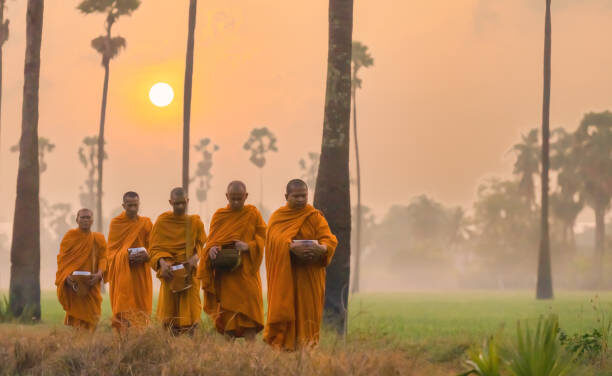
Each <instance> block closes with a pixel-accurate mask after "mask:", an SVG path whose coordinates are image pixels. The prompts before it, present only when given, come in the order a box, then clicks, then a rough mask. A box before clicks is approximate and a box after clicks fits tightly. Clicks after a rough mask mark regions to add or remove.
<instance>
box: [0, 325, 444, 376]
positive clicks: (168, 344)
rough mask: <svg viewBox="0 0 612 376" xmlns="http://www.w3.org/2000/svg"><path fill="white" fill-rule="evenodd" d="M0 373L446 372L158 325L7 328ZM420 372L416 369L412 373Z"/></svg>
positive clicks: (411, 359)
mask: <svg viewBox="0 0 612 376" xmlns="http://www.w3.org/2000/svg"><path fill="white" fill-rule="evenodd" d="M2 329H3V330H2V337H1V338H0V367H1V371H0V374H2V375H201V374H207V375H296V376H297V375H300V376H301V375H304V376H306V375H330V376H331V375H349V374H350V375H432V376H433V375H448V374H453V372H452V370H446V369H445V368H444V367H442V366H439V365H438V366H434V365H433V364H431V363H429V362H427V361H426V360H424V359H420V357H419V356H415V355H414V354H412V355H409V353H408V351H407V350H403V349H400V348H396V349H389V348H387V349H377V348H373V347H370V346H364V345H360V344H345V343H342V344H341V343H340V342H336V343H335V344H334V343H333V341H328V344H326V345H324V346H322V348H319V349H314V350H304V351H300V352H295V353H285V352H280V351H276V350H273V349H271V348H270V347H268V346H267V345H265V344H263V343H261V342H256V343H254V344H247V343H245V342H243V341H235V342H228V341H226V340H225V339H224V338H222V337H221V336H219V335H216V334H215V333H212V332H209V331H207V330H206V329H203V330H200V331H198V332H197V333H196V334H195V335H194V336H193V338H190V337H187V336H182V337H172V336H171V335H169V334H168V333H167V332H166V331H164V330H163V329H161V328H158V327H154V328H150V329H148V330H147V331H145V332H144V333H141V334H138V335H135V334H134V335H131V336H130V337H129V338H127V339H125V340H123V341H122V340H119V339H118V338H117V337H116V336H115V335H114V334H113V333H112V332H110V331H108V330H100V331H98V332H97V333H95V334H93V335H91V334H86V333H76V332H74V331H72V330H70V329H67V328H43V327H27V326H18V325H5V326H3V328H2ZM417 370H418V371H417Z"/></svg>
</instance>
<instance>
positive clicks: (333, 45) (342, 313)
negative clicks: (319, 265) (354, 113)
mask: <svg viewBox="0 0 612 376" xmlns="http://www.w3.org/2000/svg"><path fill="white" fill-rule="evenodd" d="M352 33H353V0H330V1H329V45H328V56H327V86H326V91H325V113H324V121H323V139H322V145H321V160H320V162H319V173H318V176H317V183H316V189H315V197H314V205H315V207H317V208H318V209H320V210H321V211H322V212H323V214H324V215H325V217H326V218H327V221H328V222H329V225H330V227H331V230H332V232H333V233H334V234H335V235H336V236H337V237H338V241H339V243H338V248H337V249H336V254H335V256H334V258H333V260H332V262H331V264H330V265H329V267H328V270H327V271H328V274H327V280H326V284H325V285H326V290H327V292H326V295H325V309H324V320H325V323H326V324H328V325H330V326H331V327H333V328H334V329H336V330H337V332H338V333H341V334H344V333H346V321H347V320H346V313H347V304H348V291H349V290H348V288H349V279H350V269H351V266H350V262H351V259H350V257H351V199H350V182H349V143H350V116H351V44H352Z"/></svg>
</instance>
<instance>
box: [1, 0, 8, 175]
mask: <svg viewBox="0 0 612 376" xmlns="http://www.w3.org/2000/svg"><path fill="white" fill-rule="evenodd" d="M4 8H6V0H0V155H2V148H1V145H2V120H1V119H2V62H3V60H2V59H3V55H4V53H3V50H4V44H5V43H6V41H7V40H8V38H9V20H8V19H5V18H4ZM1 165H2V164H1V163H0V171H2V170H1V168H2V167H1ZM1 177H2V174H0V178H1ZM3 184H4V183H3Z"/></svg>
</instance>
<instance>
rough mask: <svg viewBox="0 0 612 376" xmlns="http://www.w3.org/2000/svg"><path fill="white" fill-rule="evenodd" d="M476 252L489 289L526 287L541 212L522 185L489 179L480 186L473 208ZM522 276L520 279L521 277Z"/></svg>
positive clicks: (527, 285) (535, 246)
mask: <svg viewBox="0 0 612 376" xmlns="http://www.w3.org/2000/svg"><path fill="white" fill-rule="evenodd" d="M472 223H473V227H474V229H473V231H474V237H473V242H474V243H473V250H474V252H475V253H476V255H477V256H478V260H479V262H480V263H481V265H480V270H479V272H480V273H482V274H483V275H482V278H484V282H486V283H488V284H489V286H488V287H495V285H497V287H499V288H509V287H515V288H518V287H520V288H526V287H530V286H532V284H531V281H533V279H531V278H528V276H534V274H533V273H528V271H529V270H530V268H531V266H532V265H533V263H534V261H535V260H536V257H535V255H536V251H537V241H538V236H539V231H538V226H537V224H538V213H537V208H534V207H533V206H532V205H531V204H530V203H529V202H527V201H526V200H525V198H524V196H523V193H522V191H521V187H520V182H517V181H508V180H501V179H498V178H492V179H488V180H487V181H485V182H484V183H482V184H481V185H480V186H479V187H478V191H477V198H476V201H475V202H474V206H473V218H472ZM517 276H520V277H517Z"/></svg>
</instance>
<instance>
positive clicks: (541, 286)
mask: <svg viewBox="0 0 612 376" xmlns="http://www.w3.org/2000/svg"><path fill="white" fill-rule="evenodd" d="M550 2H551V0H546V21H545V27H544V28H545V30H544V98H543V106H542V222H541V231H540V253H539V258H538V282H537V287H536V298H537V299H552V298H553V287H552V272H551V265H550V264H551V262H550V238H549V228H548V170H549V148H550V145H549V143H550V80H551V77H550V76H551V69H550V66H551V15H550Z"/></svg>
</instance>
